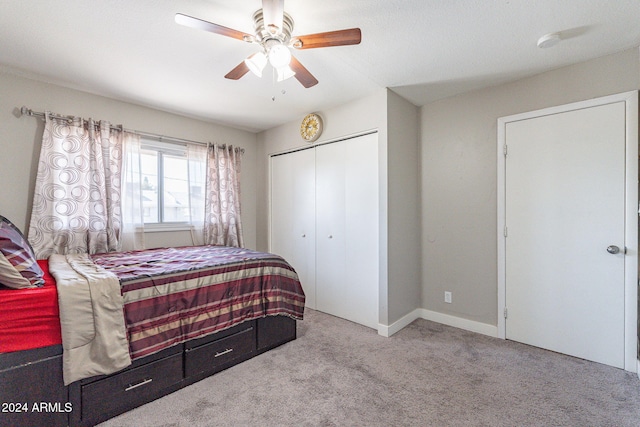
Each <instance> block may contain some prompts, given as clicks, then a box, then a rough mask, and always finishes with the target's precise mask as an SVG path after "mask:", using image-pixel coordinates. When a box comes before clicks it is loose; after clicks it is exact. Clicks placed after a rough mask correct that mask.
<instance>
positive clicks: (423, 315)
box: [378, 308, 640, 364]
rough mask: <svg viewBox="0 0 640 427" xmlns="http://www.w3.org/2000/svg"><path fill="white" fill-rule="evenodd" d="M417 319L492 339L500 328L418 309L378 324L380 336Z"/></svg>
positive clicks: (385, 335)
mask: <svg viewBox="0 0 640 427" xmlns="http://www.w3.org/2000/svg"><path fill="white" fill-rule="evenodd" d="M416 319H425V320H430V321H432V322H437V323H442V324H443V325H448V326H453V327H454V328H460V329H464V330H466V331H471V332H476V333H479V334H483V335H488V336H490V337H497V336H498V327H497V326H496V325H489V324H486V323H480V322H476V321H474V320H469V319H463V318H461V317H456V316H451V315H449V314H443V313H438V312H436V311H431V310H427V309H424V308H417V309H415V310H413V311H412V312H411V313H409V314H406V315H405V316H403V317H402V318H400V319H399V320H397V321H395V322H393V323H392V324H391V325H389V326H387V325H382V324H378V334H379V335H382V336H384V337H390V336H391V335H393V334H395V333H396V332H398V331H400V330H401V329H403V328H404V327H406V326H408V325H409V324H410V323H411V322H413V321H414V320H416ZM638 363H639V364H640V361H638Z"/></svg>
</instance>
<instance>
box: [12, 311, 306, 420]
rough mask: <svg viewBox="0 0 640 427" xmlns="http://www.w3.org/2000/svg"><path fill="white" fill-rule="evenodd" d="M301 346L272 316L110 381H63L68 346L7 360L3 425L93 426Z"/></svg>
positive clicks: (185, 346)
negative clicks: (64, 351) (279, 349)
mask: <svg viewBox="0 0 640 427" xmlns="http://www.w3.org/2000/svg"><path fill="white" fill-rule="evenodd" d="M294 339H296V321H295V320H293V319H291V318H290V317H287V316H267V317H264V318H260V319H256V320H251V321H245V322H243V323H241V324H239V325H236V326H234V327H232V328H229V329H226V330H224V331H220V332H217V333H215V334H212V335H208V336H205V337H203V338H197V339H193V340H191V341H187V342H185V343H182V344H178V345H175V346H173V347H170V348H167V349H165V350H163V351H161V352H159V353H156V354H153V355H150V356H147V357H144V358H141V359H138V360H136V361H134V362H133V364H132V365H131V366H129V367H128V368H126V369H123V370H122V371H119V372H116V373H114V374H111V375H106V376H97V377H92V378H87V379H84V380H81V381H76V382H74V383H72V384H70V385H69V386H68V387H66V386H64V384H63V382H62V346H60V345H58V346H51V347H44V348H39V349H34V350H27V351H20V352H14V353H2V354H0V405H2V407H0V425H2V426H12V427H21V426H30V427H33V426H51V427H57V426H72V427H76V426H93V425H95V424H98V423H100V422H102V421H105V420H108V419H109V418H112V417H114V416H116V415H118V414H121V413H123V412H126V411H129V410H131V409H133V408H136V407H138V406H140V405H143V404H145V403H148V402H151V401H152V400H155V399H158V398H160V397H162V396H164V395H166V394H169V393H172V392H174V391H176V390H178V389H181V388H183V387H186V386H188V385H189V384H193V383H194V382H196V381H200V380H202V379H203V378H206V377H208V376H211V375H213V374H215V373H216V372H219V371H221V370H223V369H227V368H230V367H231V366H233V365H236V364H238V363H240V362H243V361H245V360H247V359H250V358H252V357H254V356H256V355H258V354H261V353H264V352H265V351H268V350H270V349H272V348H274V347H278V346H280V345H282V344H284V343H286V342H289V341H292V340H294Z"/></svg>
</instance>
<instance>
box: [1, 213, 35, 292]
mask: <svg viewBox="0 0 640 427" xmlns="http://www.w3.org/2000/svg"><path fill="white" fill-rule="evenodd" d="M0 255H2V257H0V283H1V284H3V285H5V286H8V287H10V288H16V289H22V288H34V287H40V286H42V285H43V284H44V273H43V272H42V269H41V268H40V266H39V265H38V263H37V262H36V257H35V255H34V253H33V248H32V247H31V245H30V244H29V242H27V239H25V238H24V236H23V235H22V233H21V232H20V230H19V229H18V228H17V227H16V226H15V225H13V223H11V221H9V220H8V219H7V218H5V217H3V216H2V215H0ZM16 274H17V275H16ZM18 276H20V277H22V278H23V279H25V280H26V282H25V280H21V279H20V278H19V277H18Z"/></svg>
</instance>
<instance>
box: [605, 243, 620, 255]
mask: <svg viewBox="0 0 640 427" xmlns="http://www.w3.org/2000/svg"><path fill="white" fill-rule="evenodd" d="M607 252H609V253H610V254H617V253H619V252H620V248H619V247H617V246H616V245H611V246H608V247H607Z"/></svg>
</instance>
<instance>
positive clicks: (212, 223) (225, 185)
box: [204, 144, 244, 247]
mask: <svg viewBox="0 0 640 427" xmlns="http://www.w3.org/2000/svg"><path fill="white" fill-rule="evenodd" d="M242 153H243V150H242V149H240V148H233V146H228V147H227V146H225V145H218V144H214V145H212V146H210V147H209V153H208V155H207V180H206V191H205V217H204V241H205V244H209V245H225V246H236V247H243V246H244V241H243V238H242V223H241V221H240V160H241V158H242Z"/></svg>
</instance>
